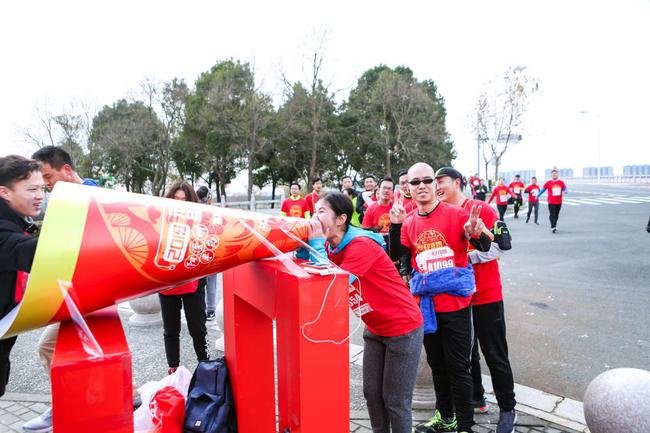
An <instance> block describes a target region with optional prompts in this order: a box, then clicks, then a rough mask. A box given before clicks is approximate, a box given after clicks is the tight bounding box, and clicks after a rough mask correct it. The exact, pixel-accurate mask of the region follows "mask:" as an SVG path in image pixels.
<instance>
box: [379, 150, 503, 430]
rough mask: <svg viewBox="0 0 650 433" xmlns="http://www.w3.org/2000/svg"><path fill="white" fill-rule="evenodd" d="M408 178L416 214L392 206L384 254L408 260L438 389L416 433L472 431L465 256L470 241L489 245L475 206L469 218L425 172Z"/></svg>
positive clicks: (419, 168)
mask: <svg viewBox="0 0 650 433" xmlns="http://www.w3.org/2000/svg"><path fill="white" fill-rule="evenodd" d="M408 179H409V189H410V193H411V197H412V198H413V200H414V201H415V203H416V204H417V210H415V211H413V212H411V213H409V214H407V212H406V209H404V206H403V203H402V202H400V200H398V199H396V200H394V204H393V207H392V208H391V211H390V219H391V227H390V248H389V252H390V256H391V259H393V260H397V259H398V258H400V257H410V259H409V262H410V266H411V267H412V269H413V272H412V279H411V282H410V286H411V292H412V293H413V294H414V295H416V296H419V301H420V310H421V311H422V315H423V318H424V322H425V328H424V333H425V335H424V349H425V350H426V352H427V359H428V361H429V365H430V366H431V370H432V373H433V382H434V386H435V390H436V411H435V413H434V416H433V417H432V418H431V419H429V420H428V421H427V422H425V423H423V424H421V425H419V426H417V427H416V431H418V432H424V431H435V430H443V431H449V430H453V431H459V432H471V431H472V425H473V424H474V420H473V418H474V410H473V407H472V400H473V396H472V376H471V374H470V353H471V350H472V320H471V317H472V312H471V307H470V301H471V299H472V294H473V292H474V290H475V281H474V273H473V271H472V269H471V268H469V267H468V258H467V249H468V245H469V242H471V243H472V245H473V246H474V247H475V248H476V249H478V250H480V251H488V250H489V249H490V244H491V240H490V238H489V236H488V235H487V234H486V233H485V231H484V228H485V225H484V224H483V221H482V220H481V218H480V216H479V214H480V212H481V207H480V206H473V207H472V208H471V210H470V212H467V211H466V210H464V209H462V208H460V207H458V206H455V205H451V204H448V203H444V202H441V201H439V200H438V197H437V194H436V193H437V188H436V179H435V174H434V171H433V168H432V167H431V166H430V165H428V164H425V163H422V162H419V163H417V164H415V165H413V166H412V167H411V168H410V169H409V171H408ZM454 408H455V412H454ZM456 417H457V418H456Z"/></svg>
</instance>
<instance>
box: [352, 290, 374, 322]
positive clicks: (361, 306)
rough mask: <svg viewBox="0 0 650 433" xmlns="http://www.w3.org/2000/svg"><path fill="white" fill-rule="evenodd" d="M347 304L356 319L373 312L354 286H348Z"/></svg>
mask: <svg viewBox="0 0 650 433" xmlns="http://www.w3.org/2000/svg"><path fill="white" fill-rule="evenodd" d="M348 303H349V305H350V309H351V310H352V312H353V313H354V314H355V316H357V317H361V316H363V315H364V314H368V313H370V312H371V311H373V310H372V307H371V306H370V304H368V301H366V300H365V299H364V298H363V295H362V294H361V290H360V289H359V287H357V286H356V285H354V284H350V286H349V291H348Z"/></svg>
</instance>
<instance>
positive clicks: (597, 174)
mask: <svg viewBox="0 0 650 433" xmlns="http://www.w3.org/2000/svg"><path fill="white" fill-rule="evenodd" d="M580 114H587V115H592V116H595V117H596V128H597V131H598V142H597V151H596V158H597V164H598V166H597V167H596V183H600V114H599V113H593V112H591V111H587V110H581V111H580Z"/></svg>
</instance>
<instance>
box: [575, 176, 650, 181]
mask: <svg viewBox="0 0 650 433" xmlns="http://www.w3.org/2000/svg"><path fill="white" fill-rule="evenodd" d="M568 180H569V181H570V182H571V183H597V182H598V177H597V176H585V177H572V178H569V179H568ZM600 183H650V175H636V176H600Z"/></svg>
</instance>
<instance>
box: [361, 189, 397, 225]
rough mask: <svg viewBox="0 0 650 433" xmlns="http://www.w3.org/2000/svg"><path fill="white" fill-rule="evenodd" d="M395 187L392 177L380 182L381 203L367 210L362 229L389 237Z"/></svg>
mask: <svg viewBox="0 0 650 433" xmlns="http://www.w3.org/2000/svg"><path fill="white" fill-rule="evenodd" d="M394 187H395V184H394V183H393V179H392V178H391V177H388V176H387V177H384V178H382V179H381V180H380V181H379V201H378V202H377V203H375V204H373V205H372V206H370V207H369V208H368V210H366V214H365V216H364V217H363V223H362V224H361V227H363V228H364V229H372V230H374V231H377V232H379V233H381V234H383V235H388V229H390V215H389V212H390V210H391V208H392V207H393V188H394Z"/></svg>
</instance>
